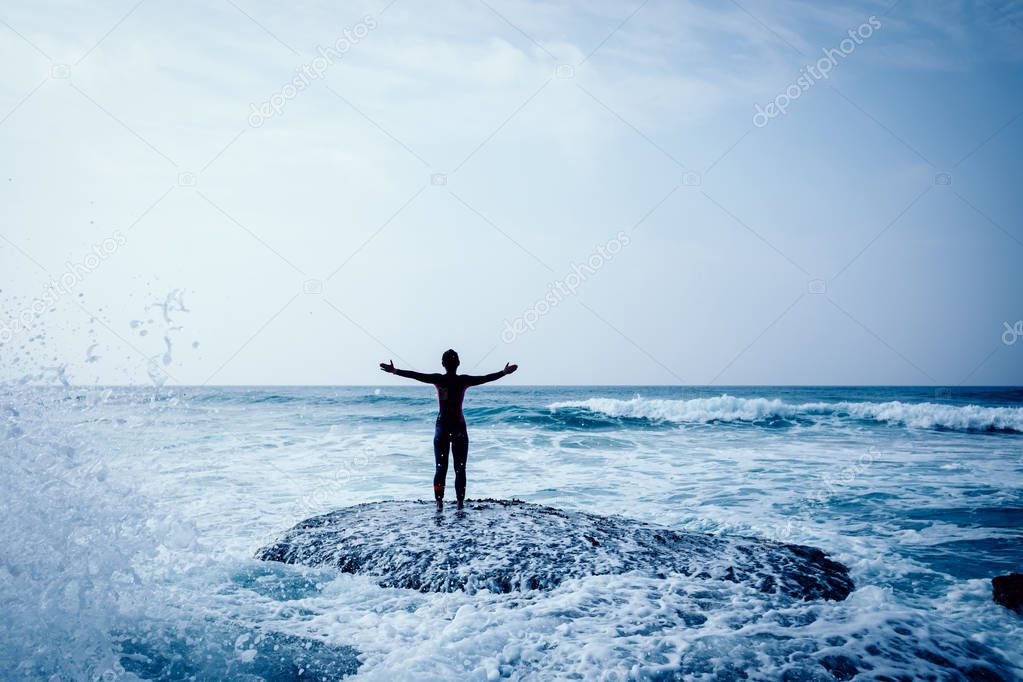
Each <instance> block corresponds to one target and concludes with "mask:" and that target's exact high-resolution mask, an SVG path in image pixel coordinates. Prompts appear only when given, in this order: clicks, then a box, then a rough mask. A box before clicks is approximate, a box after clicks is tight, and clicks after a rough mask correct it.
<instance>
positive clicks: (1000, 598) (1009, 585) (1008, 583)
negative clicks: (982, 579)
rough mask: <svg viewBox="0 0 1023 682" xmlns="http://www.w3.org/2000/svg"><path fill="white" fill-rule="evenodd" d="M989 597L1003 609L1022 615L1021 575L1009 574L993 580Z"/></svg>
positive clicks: (1022, 576) (1022, 577)
mask: <svg viewBox="0 0 1023 682" xmlns="http://www.w3.org/2000/svg"><path fill="white" fill-rule="evenodd" d="M991 597H992V598H993V599H994V600H995V601H996V602H998V603H999V604H1001V605H1002V606H1004V607H1005V608H1007V609H1012V610H1013V611H1015V612H1016V613H1019V614H1023V573H1010V574H1009V575H1000V576H998V577H997V578H993V579H992V580H991Z"/></svg>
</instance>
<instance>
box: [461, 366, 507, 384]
mask: <svg viewBox="0 0 1023 682" xmlns="http://www.w3.org/2000/svg"><path fill="white" fill-rule="evenodd" d="M518 368H519V366H518V365H511V364H506V365H505V366H504V369H502V370H501V371H499V372H494V373H493V374H484V375H483V376H481V377H474V376H471V375H466V377H465V378H466V385H467V386H479V385H480V384H485V383H488V382H490V381H497V380H498V379H500V378H501V377H503V376H505V375H506V374H511V373H512V372H514V371H515V370H517V369H518Z"/></svg>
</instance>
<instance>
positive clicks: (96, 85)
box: [0, 0, 1023, 386]
mask: <svg viewBox="0 0 1023 682" xmlns="http://www.w3.org/2000/svg"><path fill="white" fill-rule="evenodd" d="M850 31H852V33H853V35H854V37H855V40H854V39H853V38H851V37H850ZM321 48H322V50H321ZM331 49H332V50H334V51H333V52H331V51H330V50H331ZM0 50H2V53H0V70H2V71H3V78H2V79H0V116H2V117H3V118H2V121H0V159H2V163H3V166H4V169H3V170H4V174H3V176H2V177H0V180H2V182H0V187H2V191H3V195H2V197H0V205H2V206H3V218H2V223H0V271H2V273H3V280H2V283H0V288H2V293H0V300H2V302H3V308H4V311H5V314H4V319H5V320H6V324H7V326H6V327H5V328H4V329H3V333H2V335H0V341H4V343H3V345H2V346H0V363H2V372H3V375H2V378H4V379H12V378H16V377H18V376H21V375H23V374H25V373H27V372H30V371H36V370H38V369H39V368H51V369H48V370H46V371H47V372H50V373H52V374H53V375H54V376H56V374H57V373H58V371H59V370H57V369H55V368H60V367H63V368H64V370H63V371H64V375H65V376H66V378H68V379H69V380H70V381H72V382H76V383H82V384H92V383H95V382H100V383H128V382H139V383H147V382H149V381H150V374H154V375H155V376H156V377H157V380H158V381H163V380H164V379H165V377H164V376H163V375H161V372H165V373H166V380H167V381H169V383H170V384H175V383H177V384H200V383H206V382H209V383H212V384H346V383H354V384H366V383H390V382H393V381H394V379H392V378H390V377H385V376H383V375H381V374H380V373H379V370H378V369H377V368H376V365H377V363H378V362H380V361H386V360H388V359H391V358H393V359H394V362H395V363H396V364H397V365H398V366H399V367H410V368H414V369H418V370H421V371H437V370H438V368H439V360H440V355H441V353H442V351H444V350H445V349H446V348H448V347H453V348H455V349H456V350H458V351H459V352H460V354H461V357H462V361H463V370H470V369H471V370H472V371H475V372H479V373H482V372H489V371H493V370H495V369H498V368H500V367H502V366H503V365H504V363H505V362H506V361H512V362H518V363H519V364H520V365H521V371H520V373H519V374H517V375H516V376H515V377H514V380H515V381H516V382H518V383H523V384H661V383H669V384H676V383H692V384H707V383H717V384H789V383H795V384H807V383H809V384H937V385H943V386H955V385H960V384H1021V383H1023V336H1020V339H1019V342H1018V343H1010V342H1012V341H1015V340H1016V334H1017V331H1018V332H1020V333H1021V334H1023V322H1020V323H1019V324H1018V325H1017V321H1020V320H1023V267H1021V266H1023V201H1021V197H1020V189H1019V183H1020V178H1021V177H1023V160H1021V156H1023V118H1021V114H1023V87H1021V85H1023V83H1021V80H1023V79H1021V76H1023V70H1021V58H1023V7H1021V6H1020V5H1013V3H1010V2H1008V1H1005V2H1002V1H997V0H993V1H990V2H978V3H977V4H976V5H974V4H972V3H965V2H937V1H930V0H926V1H925V0H919V1H915V0H901V1H898V2H895V3H894V5H891V3H890V2H889V1H888V0H885V2H879V3H872V2H864V3H859V4H857V3H843V4H842V5H841V6H839V5H838V4H837V3H836V4H834V5H826V4H823V3H816V2H807V3H781V2H758V1H755V0H742V1H741V2H738V3H736V2H679V1H665V0H649V1H646V2H644V1H643V0H639V1H638V2H635V1H630V2H602V1H592V0H589V1H586V2H583V1H579V2H554V1H552V0H551V1H542V2H541V1H530V0H486V2H484V1H482V0H461V1H458V2H430V3H422V2H413V1H412V0H395V1H394V2H390V3H389V4H388V0H381V1H380V2H348V3H337V2H330V3H328V2H315V1H309V2H302V3H295V4H293V3H273V2H262V1H257V0H220V1H212V0H211V1H209V2H181V3H169V2H165V1H163V0H143V2H138V0H129V1H126V2H103V3H94V2H68V3H49V2H4V3H3V5H2V9H0ZM323 54H326V55H327V56H328V57H329V58H328V57H324V56H322V55H323ZM826 55H830V58H829V57H827V56H826ZM821 60H824V61H821ZM808 67H811V68H809V69H808ZM824 70H827V73H825V72H824ZM264 103H270V106H264ZM770 103H774V104H775V105H777V107H776V106H768V105H769V104H770ZM782 108H784V112H782V111H781V109H782ZM758 112H762V113H759V114H758ZM90 254H92V255H90ZM53 282H57V283H58V284H59V285H60V286H58V287H54V285H53ZM174 292H177V293H176V294H174V295H173V296H172V297H171V298H170V299H168V295H171V294H173V293H174ZM37 299H38V300H40V301H41V303H34V301H35V300H37ZM168 301H169V305H166V304H167V303H168ZM155 303H159V304H160V306H163V307H166V308H167V313H168V314H167V318H165V317H164V314H163V313H164V309H163V307H160V306H156V305H154V304H155ZM181 303H183V307H184V308H185V309H186V310H178V308H179V307H181V305H180V304H181ZM33 306H34V307H35V312H36V313H38V314H37V315H36V314H33V313H32V309H33ZM25 311H28V312H25ZM168 319H169V321H168ZM1010 332H1011V333H1010ZM165 337H166V339H169V342H170V353H169V354H168V353H167V343H168V342H167V341H166V340H165ZM509 381H511V380H509Z"/></svg>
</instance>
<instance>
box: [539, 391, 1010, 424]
mask: <svg viewBox="0 0 1023 682" xmlns="http://www.w3.org/2000/svg"><path fill="white" fill-rule="evenodd" d="M548 407H549V409H550V410H551V412H553V413H558V412H566V411H568V412H570V411H575V410H585V411H588V412H591V413H596V414H599V415H604V416H607V417H612V418H625V419H646V420H650V421H667V422H675V423H679V424H709V423H721V422H748V423H752V424H760V425H771V424H777V423H779V422H787V423H817V422H819V421H822V419H838V420H860V421H868V422H879V423H886V424H890V425H894V426H906V427H910V428H919V429H946V430H950V431H1001V432H1011V433H1023V408H1021V407H982V406H980V405H941V404H937V403H904V402H900V401H898V400H893V401H890V402H883V403H874V402H833V403H824V402H816V403H799V404H793V403H786V402H783V401H781V400H778V399H770V398H738V397H735V396H730V395H727V394H726V395H721V396H718V397H715V398H693V399H691V400H658V399H649V398H642V397H639V396H636V397H635V398H632V399H631V400H618V399H614V398H590V399H588V400H578V401H565V402H557V403H552V404H550V405H549V406H548Z"/></svg>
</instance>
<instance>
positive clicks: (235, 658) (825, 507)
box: [0, 384, 1023, 680]
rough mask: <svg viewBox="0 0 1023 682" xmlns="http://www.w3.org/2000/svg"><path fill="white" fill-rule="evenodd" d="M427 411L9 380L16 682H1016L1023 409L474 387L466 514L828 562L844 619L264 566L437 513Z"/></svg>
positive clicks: (308, 391)
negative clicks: (310, 529)
mask: <svg viewBox="0 0 1023 682" xmlns="http://www.w3.org/2000/svg"><path fill="white" fill-rule="evenodd" d="M435 409H436V407H435V397H434V395H433V391H432V389H431V388H430V387H428V386H420V385H409V386H406V385H397V384H395V385H388V386H386V387H345V388H323V387H316V388H313V387H294V388H280V387H273V388H217V387H210V388H174V389H170V388H166V387H165V388H161V389H157V388H152V387H150V388H109V389H106V388H91V389H79V388H61V389H55V388H33V387H28V386H20V387H19V386H16V385H6V386H4V387H3V389H2V393H0V415H2V417H0V437H2V459H0V462H2V465H0V466H2V471H0V477H2V483H3V487H2V490H3V494H2V498H3V499H2V502H0V510H2V512H0V514H2V518H0V527H2V528H3V530H4V541H3V543H0V552H2V555H0V556H2V561H0V600H2V604H0V679H54V680H58V679H59V680H78V679H88V680H93V679H103V680H130V679H164V680H172V679H228V680H234V679H238V680H257V679H315V678H317V677H328V678H332V677H336V676H338V675H339V674H340V673H341V672H355V674H356V679H366V680H404V679H407V680H428V679H445V680H452V679H464V680H490V679H502V678H508V679H538V680H539V679H544V680H546V679H585V680H591V679H596V680H626V679H656V680H671V679H692V680H732V679H755V680H778V679H786V680H830V679H851V678H853V677H855V676H856V675H858V676H859V677H856V679H907V680H908V679H914V680H915V679H932V680H954V679H987V680H999V679H1001V680H1015V679H1021V678H1023V618H1021V617H1020V616H1017V615H1015V614H1013V613H1011V612H1009V611H1008V610H1006V609H1004V608H1002V607H1000V606H998V605H996V604H994V603H993V602H992V600H991V588H990V582H989V581H990V578H991V577H993V576H996V575H999V574H1003V573H1009V572H1013V571H1020V570H1021V569H1023V542H1021V539H1023V532H1021V529H1023V390H1020V389H983V388H957V389H955V390H953V391H951V392H948V391H942V390H938V391H936V390H935V389H932V388H921V389H914V388H784V387H745V388H743V387H728V388H720V387H713V388H664V387H574V388H557V387H542V388H540V387H538V388H528V387H508V386H496V387H480V388H475V389H471V390H470V392H469V394H468V396H467V398H466V416H467V420H468V423H469V436H470V452H469V463H468V479H469V489H468V492H469V497H470V498H477V497H499V498H518V499H522V500H526V501H530V502H536V503H542V504H548V505H553V506H557V507H561V508H566V509H575V510H583V511H588V512H594V513H600V514H620V515H624V516H627V517H630V518H635V519H639V520H643V521H648V522H656V523H661V524H665V525H668V526H671V527H673V528H678V529H682V530H689V531H699V532H707V533H715V534H728V535H753V536H761V537H768V538H773V539H777V540H781V541H785V542H794V543H801V544H809V545H814V546H817V547H820V548H822V549H824V550H825V551H827V552H829V553H830V555H831V556H832V557H833V558H834V559H836V560H838V561H841V562H842V563H844V564H846V565H847V566H848V567H849V568H850V571H851V575H852V577H853V579H854V581H855V583H856V589H855V591H854V592H853V594H852V595H851V596H850V597H849V598H848V599H847V600H846V601H843V602H822V601H811V602H793V601H792V600H790V599H783V598H781V597H776V598H775V597H771V598H768V597H765V596H764V595H762V594H759V593H754V592H753V591H751V589H750V588H749V587H748V586H744V585H739V584H730V583H725V584H716V583H714V582H708V581H701V580H699V579H696V578H687V577H685V576H668V577H667V578H666V579H658V578H654V577H650V576H646V575H641V574H625V575H618V576H592V577H588V578H583V579H574V580H569V581H566V582H565V583H563V584H561V585H560V586H559V587H558V588H556V589H554V590H552V591H550V592H527V593H513V594H490V593H487V592H482V593H477V594H474V595H467V594H464V593H452V594H423V593H419V592H416V591H410V590H401V589H388V588H382V587H378V586H377V585H376V584H375V582H374V581H373V579H371V578H369V577H365V576H355V575H349V574H342V575H339V574H337V572H336V571H332V570H325V569H310V568H304V567H301V566H289V565H279V564H269V563H263V562H259V561H256V560H255V559H254V558H253V553H254V552H255V550H256V549H257V548H259V547H261V546H263V545H265V544H267V543H269V542H270V541H272V540H273V539H274V538H276V537H277V536H278V535H279V534H280V533H281V532H282V531H284V530H286V529H287V528H289V527H290V526H292V525H293V524H295V523H296V522H298V521H300V520H302V519H304V518H307V517H309V516H313V515H315V514H319V513H323V512H326V511H329V510H331V509H336V508H338V507H342V506H347V505H352V504H357V503H362V502H370V501H375V500H388V499H417V498H422V499H429V498H430V497H431V495H432V492H431V478H432V474H433V461H432V457H433V456H432V445H431V439H432V433H433V415H434V413H435ZM449 477H453V472H450V473H449ZM452 488H453V480H450V479H449V490H451V489H452ZM452 492H453V491H452ZM447 513H450V512H447Z"/></svg>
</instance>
